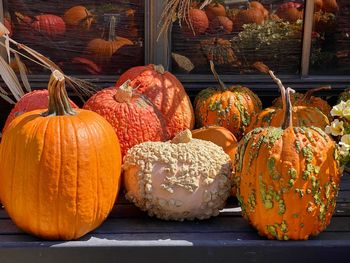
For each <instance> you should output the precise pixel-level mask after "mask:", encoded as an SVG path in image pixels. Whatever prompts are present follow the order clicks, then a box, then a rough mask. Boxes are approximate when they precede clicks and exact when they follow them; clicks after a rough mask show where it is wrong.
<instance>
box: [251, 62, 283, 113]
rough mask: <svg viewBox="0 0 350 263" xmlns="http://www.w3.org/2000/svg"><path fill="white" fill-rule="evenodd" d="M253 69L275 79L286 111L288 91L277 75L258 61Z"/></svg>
mask: <svg viewBox="0 0 350 263" xmlns="http://www.w3.org/2000/svg"><path fill="white" fill-rule="evenodd" d="M253 67H254V68H255V69H257V70H259V71H260V72H261V73H265V74H269V75H270V77H271V78H272V79H273V81H274V82H275V83H276V84H277V86H278V88H279V90H280V92H281V98H282V105H283V106H282V107H283V110H286V104H285V100H286V89H285V87H284V86H283V83H282V81H281V80H280V79H279V78H277V77H276V75H275V73H274V72H273V71H272V70H271V69H270V68H269V67H268V66H267V65H265V64H264V63H263V62H261V61H257V62H255V63H254V64H253Z"/></svg>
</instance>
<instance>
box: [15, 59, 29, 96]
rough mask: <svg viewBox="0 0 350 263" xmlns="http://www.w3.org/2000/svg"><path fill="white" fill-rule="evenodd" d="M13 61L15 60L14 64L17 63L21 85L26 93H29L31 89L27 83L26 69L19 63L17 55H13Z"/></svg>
mask: <svg viewBox="0 0 350 263" xmlns="http://www.w3.org/2000/svg"><path fill="white" fill-rule="evenodd" d="M15 59H16V63H17V66H18V70H19V74H20V76H21V80H22V83H23V85H24V87H25V88H26V90H27V92H31V91H32V89H31V87H30V84H29V81H28V77H27V68H26V66H25V65H24V64H23V62H22V61H21V58H20V56H19V55H18V54H17V53H15Z"/></svg>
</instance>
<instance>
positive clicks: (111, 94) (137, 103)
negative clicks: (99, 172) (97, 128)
mask: <svg viewBox="0 0 350 263" xmlns="http://www.w3.org/2000/svg"><path fill="white" fill-rule="evenodd" d="M129 84H130V80H128V81H127V82H125V83H124V84H123V85H121V86H120V87H113V88H107V89H104V90H102V91H99V92H98V93H96V94H95V95H94V96H92V97H91V98H90V99H89V100H88V101H87V102H86V104H85V105H84V109H86V110H91V111H94V112H96V113H98V114H100V115H101V116H102V117H104V118H105V119H106V120H107V121H108V122H109V123H110V124H111V125H112V126H113V128H114V130H115V132H116V134H117V135H118V139H119V143H120V146H121V150H122V155H123V156H124V155H125V154H126V152H127V150H128V149H129V148H131V147H132V146H134V145H136V144H140V143H142V142H146V141H165V140H167V139H168V137H169V136H168V134H167V131H166V126H165V117H164V116H163V114H162V113H161V112H159V111H158V109H157V107H156V106H154V105H153V103H151V102H149V100H148V99H147V97H145V96H144V95H141V94H139V93H137V92H134V91H133V89H132V88H131V86H130V85H129Z"/></svg>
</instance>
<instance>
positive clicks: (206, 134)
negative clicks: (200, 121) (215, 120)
mask: <svg viewBox="0 0 350 263" xmlns="http://www.w3.org/2000/svg"><path fill="white" fill-rule="evenodd" d="M192 137H193V138H195V139H201V140H206V141H211V142H213V143H215V144H216V145H219V146H221V147H222V148H223V149H224V152H225V153H227V154H228V155H229V156H230V158H231V160H232V161H233V160H234V159H235V154H236V150H237V144H238V142H237V139H236V137H235V136H234V135H233V134H232V132H230V131H229V130H228V129H226V128H224V127H220V126H208V127H202V128H200V129H196V130H193V131H192Z"/></svg>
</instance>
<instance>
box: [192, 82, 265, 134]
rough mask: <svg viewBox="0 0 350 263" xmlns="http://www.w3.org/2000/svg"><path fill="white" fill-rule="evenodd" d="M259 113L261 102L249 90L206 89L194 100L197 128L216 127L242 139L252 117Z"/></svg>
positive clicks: (239, 87)
mask: <svg viewBox="0 0 350 263" xmlns="http://www.w3.org/2000/svg"><path fill="white" fill-rule="evenodd" d="M260 111H261V101H260V99H259V98H258V96H257V95H255V94H254V93H253V92H252V91H251V90H250V89H248V88H246V87H242V86H231V87H228V88H227V90H217V89H213V88H208V89H205V90H202V91H201V92H200V93H199V94H198V95H197V97H196V99H195V115H196V123H197V126H198V127H203V126H208V125H218V126H222V127H225V128H226V129H228V130H229V131H230V132H232V133H233V134H234V135H235V137H236V138H237V139H240V138H242V136H243V135H244V133H245V130H246V128H247V127H248V126H249V124H250V122H251V119H252V116H254V115H256V114H258V113H259V112H260Z"/></svg>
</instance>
